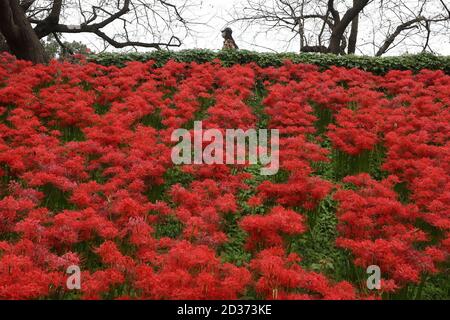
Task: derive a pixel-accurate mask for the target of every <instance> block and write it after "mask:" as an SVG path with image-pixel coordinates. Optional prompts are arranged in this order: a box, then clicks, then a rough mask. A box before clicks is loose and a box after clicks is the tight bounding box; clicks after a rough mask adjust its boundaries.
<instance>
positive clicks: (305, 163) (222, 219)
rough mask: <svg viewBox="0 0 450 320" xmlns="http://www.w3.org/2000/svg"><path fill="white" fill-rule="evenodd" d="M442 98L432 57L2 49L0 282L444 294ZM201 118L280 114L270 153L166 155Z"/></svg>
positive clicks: (224, 123) (40, 291) (442, 77)
mask: <svg viewBox="0 0 450 320" xmlns="http://www.w3.org/2000/svg"><path fill="white" fill-rule="evenodd" d="M449 106H450V76H448V75H446V74H444V73H443V72H441V71H427V70H423V71H421V72H420V73H418V74H413V73H412V72H410V71H391V72H389V73H388V74H386V75H385V76H375V75H373V74H371V73H368V72H364V71H361V70H357V69H352V70H349V69H344V68H337V67H334V68H331V69H328V70H325V71H320V70H319V69H318V67H316V66H312V65H295V64H291V63H289V62H286V63H285V64H284V65H283V66H282V67H279V68H273V67H269V68H260V67H258V66H256V65H252V64H250V65H234V66H232V67H224V66H222V65H221V64H220V62H219V61H215V62H213V63H205V64H196V63H188V64H186V63H177V62H173V61H171V62H169V63H167V64H166V65H164V66H163V67H159V68H157V67H155V66H154V63H153V62H147V63H140V62H133V63H129V64H128V65H127V66H126V67H124V68H117V67H104V66H100V65H96V64H93V63H86V62H83V61H81V62H80V63H76V64H70V63H63V62H52V63H50V64H49V65H37V66H32V65H31V64H29V63H27V62H22V61H16V60H15V59H14V58H13V57H11V56H9V55H1V56H0V298H2V299H238V298H244V299H380V298H385V299H391V298H399V297H401V298H407V299H419V298H423V297H426V298H436V297H437V298H448V297H449V287H450V283H449V282H450V281H449V278H448V270H449V259H448V258H449V252H450V210H449V208H450V108H449ZM196 120H202V121H203V126H204V127H206V128H236V129H237V128H241V129H244V130H246V129H249V128H275V129H279V130H280V171H279V172H278V173H277V174H276V175H274V176H261V175H260V174H259V169H260V166H259V165H174V164H173V163H172V161H171V149H172V147H173V144H174V143H173V142H171V141H170V136H171V133H172V131H173V130H174V129H178V128H186V129H192V128H193V123H194V121H196ZM71 265H78V266H79V267H80V269H81V289H80V290H69V289H68V288H67V287H66V280H67V277H68V274H67V273H66V270H67V268H68V267H69V266H71ZM370 265H376V266H379V268H380V270H381V278H382V280H381V288H380V289H379V290H376V289H375V290H369V288H367V286H366V280H367V277H368V276H369V275H368V274H367V273H366V268H367V267H368V266H370Z"/></svg>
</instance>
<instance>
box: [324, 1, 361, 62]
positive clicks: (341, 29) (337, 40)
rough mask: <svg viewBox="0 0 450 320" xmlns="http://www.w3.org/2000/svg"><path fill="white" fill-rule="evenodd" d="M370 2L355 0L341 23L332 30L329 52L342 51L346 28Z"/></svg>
mask: <svg viewBox="0 0 450 320" xmlns="http://www.w3.org/2000/svg"><path fill="white" fill-rule="evenodd" d="M368 3H369V0H355V1H354V5H353V7H352V8H350V9H348V10H347V12H346V13H345V14H344V16H343V17H342V19H341V20H340V21H339V23H337V24H336V25H335V26H334V28H333V31H332V32H331V38H330V45H329V47H328V51H329V52H331V53H335V54H339V53H340V52H341V41H342V38H343V37H344V33H345V30H346V29H347V27H348V25H349V24H350V23H351V22H352V21H353V19H354V18H355V17H356V16H357V15H359V13H360V12H361V11H362V9H364V7H365V6H366V5H367V4H368Z"/></svg>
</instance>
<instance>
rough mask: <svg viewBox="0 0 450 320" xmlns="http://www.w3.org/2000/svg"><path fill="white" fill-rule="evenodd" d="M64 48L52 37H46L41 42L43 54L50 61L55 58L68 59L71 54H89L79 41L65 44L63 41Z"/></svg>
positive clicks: (87, 49)
mask: <svg viewBox="0 0 450 320" xmlns="http://www.w3.org/2000/svg"><path fill="white" fill-rule="evenodd" d="M62 43H63V44H64V48H63V47H61V46H60V44H59V43H58V42H57V41H56V39H55V37H54V36H53V35H50V36H48V37H47V39H46V40H44V41H42V45H43V46H44V50H45V53H46V54H47V56H48V57H49V58H50V59H56V58H63V59H64V58H68V57H69V56H70V55H71V54H72V53H73V54H89V53H90V50H89V48H88V47H87V46H86V45H85V44H83V43H82V42H79V41H72V42H67V41H63V42H62Z"/></svg>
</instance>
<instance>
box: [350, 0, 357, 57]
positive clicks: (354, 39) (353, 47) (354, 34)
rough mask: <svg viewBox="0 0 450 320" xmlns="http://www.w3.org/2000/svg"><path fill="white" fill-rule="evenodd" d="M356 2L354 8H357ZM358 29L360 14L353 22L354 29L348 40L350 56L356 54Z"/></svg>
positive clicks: (354, 0)
mask: <svg viewBox="0 0 450 320" xmlns="http://www.w3.org/2000/svg"><path fill="white" fill-rule="evenodd" d="M355 2H356V0H353V6H355ZM358 27H359V13H358V14H357V15H356V17H354V18H353V20H352V29H351V30H350V36H349V38H348V54H355V52H356V42H357V40H358Z"/></svg>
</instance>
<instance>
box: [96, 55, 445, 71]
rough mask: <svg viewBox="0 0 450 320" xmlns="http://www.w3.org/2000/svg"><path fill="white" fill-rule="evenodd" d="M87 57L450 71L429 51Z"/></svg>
mask: <svg viewBox="0 0 450 320" xmlns="http://www.w3.org/2000/svg"><path fill="white" fill-rule="evenodd" d="M88 59H89V60H90V61H92V62H96V63H99V64H101V65H106V66H111V65H116V66H124V65H125V64H126V63H127V62H130V61H142V62H145V61H149V60H154V61H155V63H156V65H157V66H161V65H164V64H165V63H166V62H167V61H169V60H175V61H178V62H197V63H205V62H210V61H213V60H214V59H218V60H220V61H221V63H222V64H223V65H226V66H230V65H234V64H246V63H252V62H253V63H256V64H258V65H259V66H261V67H269V66H274V67H277V66H281V65H282V64H283V61H285V60H291V61H292V62H294V63H309V64H315V65H318V66H319V67H321V69H327V68H329V67H331V66H340V67H347V68H359V69H362V70H366V71H370V72H373V73H375V74H385V73H386V72H388V71H390V70H412V71H419V70H421V69H431V70H443V71H444V72H446V73H447V74H450V56H436V55H432V54H429V53H422V54H418V55H402V56H396V57H369V56H355V55H345V56H338V55H334V54H316V53H301V54H297V53H260V52H254V51H247V50H238V51H212V50H205V49H194V50H181V51H151V52H146V53H126V54H117V53H102V54H97V55H89V56H88Z"/></svg>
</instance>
